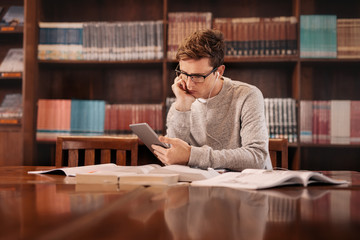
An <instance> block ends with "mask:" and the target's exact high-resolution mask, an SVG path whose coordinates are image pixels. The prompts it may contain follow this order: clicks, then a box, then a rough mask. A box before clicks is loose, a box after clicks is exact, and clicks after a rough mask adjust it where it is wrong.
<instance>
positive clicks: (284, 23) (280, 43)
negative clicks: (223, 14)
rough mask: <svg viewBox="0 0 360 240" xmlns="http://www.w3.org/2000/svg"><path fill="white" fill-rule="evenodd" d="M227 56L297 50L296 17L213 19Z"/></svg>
mask: <svg viewBox="0 0 360 240" xmlns="http://www.w3.org/2000/svg"><path fill="white" fill-rule="evenodd" d="M214 28H215V29H219V30H220V31H221V32H223V33H224V37H225V46H226V47H225V53H226V56H233V57H242V56H252V57H257V56H259V57H261V56H286V55H296V53H297V19H296V17H294V16H292V17H274V18H259V17H253V18H215V19H214Z"/></svg>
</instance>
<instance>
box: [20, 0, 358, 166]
mask: <svg viewBox="0 0 360 240" xmlns="http://www.w3.org/2000/svg"><path fill="white" fill-rule="evenodd" d="M359 7H360V3H359V2H358V1H356V0H345V1H343V2H342V4H341V5H339V4H338V1H335V0H330V1H325V0H293V1H288V0H272V1H266V0H256V1H233V0H222V1H220V0H214V1H206V0H195V1H194V0H192V1H190V0H184V1H174V0H155V1H145V2H144V1H141V0H134V1H129V0H124V1H112V0H104V1H101V3H100V2H99V1H95V0H89V1H85V0H79V1H75V2H73V1H63V0H62V1H60V0H54V1H45V0H36V1H30V0H25V12H26V14H25V16H26V20H25V27H24V32H25V36H24V43H25V46H26V47H25V71H24V83H23V88H24V89H23V93H24V105H25V108H24V124H23V125H22V140H23V144H24V149H23V155H24V156H27V157H25V158H24V164H27V165H36V164H39V163H45V164H46V163H50V162H51V160H50V159H51V158H53V156H55V154H54V146H55V145H54V144H55V143H54V142H38V141H36V138H35V135H36V117H37V116H36V112H37V106H36V105H37V101H38V99H43V98H49V99H58V98H61V99H71V98H79V99H94V100H95V99H101V100H105V101H107V102H109V103H114V104H116V103H134V104H136V103H162V104H164V102H165V100H166V97H173V93H172V91H171V82H172V80H173V78H174V76H175V74H174V69H175V67H176V65H177V62H176V61H174V60H173V59H170V58H167V57H164V58H162V59H159V60H129V61H118V60H116V61H95V60H90V61H89V60H38V58H37V47H38V35H39V28H38V24H39V22H89V21H106V22H114V21H156V20H162V21H163V24H164V26H163V49H164V54H165V53H166V50H167V40H168V36H167V33H168V23H169V22H168V13H170V12H211V13H212V17H213V19H214V18H244V17H259V18H274V17H279V16H285V17H291V16H295V17H296V19H297V21H298V23H299V22H300V21H299V19H300V15H304V14H335V15H337V17H340V18H350V17H358V16H359ZM299 31H300V29H299V26H298V29H297V46H298V47H299ZM165 56H166V55H165ZM359 63H360V59H359V58H355V59H336V58H335V59H314V58H311V59H310V58H309V59H308V58H300V57H299V53H297V54H295V55H290V56H272V57H269V56H267V57H226V59H225V65H226V70H225V76H228V77H230V78H233V79H236V80H240V81H244V82H247V83H250V84H254V85H256V86H257V87H259V88H260V90H261V91H262V92H263V94H264V97H265V98H294V99H295V100H296V101H297V109H299V102H300V101H301V100H332V99H350V100H360V95H359V94H357V91H356V89H359V85H360V82H359V80H358V79H359V75H360V70H359V68H358V67H357V66H358V64H359ZM125 89H126V90H125ZM297 113H298V117H297V118H298V123H299V119H300V116H299V110H298V111H297ZM164 115H165V114H164ZM359 149H360V148H359V145H355V146H354V145H333V144H321V145H320V144H305V143H300V142H299V141H298V143H291V144H290V146H289V166H290V168H293V169H297V168H300V169H314V170H315V169H351V170H359V169H360V166H359V163H358V161H357V160H358V158H359V156H360V150H359ZM144 152H146V149H142V148H140V152H139V158H141V157H142V155H144V154H145V155H146V153H144ZM29 156H30V157H29ZM341 159H346V160H341ZM344 161H346V162H344ZM328 163H329V164H328ZM330 163H331V164H330Z"/></svg>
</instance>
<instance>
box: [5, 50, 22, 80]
mask: <svg viewBox="0 0 360 240" xmlns="http://www.w3.org/2000/svg"><path fill="white" fill-rule="evenodd" d="M23 59H24V55H23V49H22V48H11V49H9V51H8V52H7V54H6V56H5V58H4V60H3V61H2V62H1V64H0V76H1V77H21V75H22V72H23V69H24V64H23Z"/></svg>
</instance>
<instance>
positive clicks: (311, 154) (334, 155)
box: [301, 146, 360, 171]
mask: <svg viewBox="0 0 360 240" xmlns="http://www.w3.org/2000/svg"><path fill="white" fill-rule="evenodd" d="M301 156H302V162H301V169H308V170H320V169H321V170H354V171H360V148H359V147H354V148H351V147H347V146H344V147H339V146H335V147H321V146H316V147H302V150H301Z"/></svg>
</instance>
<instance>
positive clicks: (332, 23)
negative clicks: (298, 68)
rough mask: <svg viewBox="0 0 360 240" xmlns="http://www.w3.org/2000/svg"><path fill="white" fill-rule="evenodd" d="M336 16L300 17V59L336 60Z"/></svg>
mask: <svg viewBox="0 0 360 240" xmlns="http://www.w3.org/2000/svg"><path fill="white" fill-rule="evenodd" d="M336 56H337V37H336V15H301V16H300V57H302V58H336Z"/></svg>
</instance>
